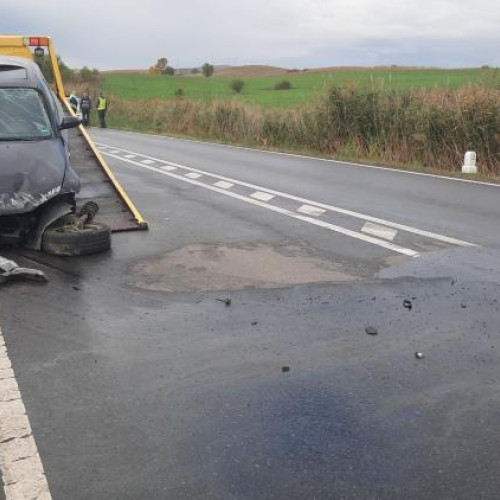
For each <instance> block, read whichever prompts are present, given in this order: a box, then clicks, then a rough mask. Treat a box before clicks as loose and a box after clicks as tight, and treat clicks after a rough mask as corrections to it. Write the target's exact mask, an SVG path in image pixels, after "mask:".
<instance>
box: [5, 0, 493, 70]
mask: <svg viewBox="0 0 500 500" xmlns="http://www.w3.org/2000/svg"><path fill="white" fill-rule="evenodd" d="M0 34H26V35H42V34H47V35H49V36H52V38H53V41H54V45H55V47H56V49H57V50H58V52H59V54H60V55H61V56H62V58H63V60H64V61H65V62H66V64H68V65H69V66H71V67H73V68H79V67H82V66H84V65H86V66H90V67H92V68H98V69H100V70H106V69H136V68H147V67H149V66H151V65H152V64H154V63H155V62H156V60H157V59H158V58H159V57H167V58H168V60H169V64H170V65H172V66H174V67H176V68H189V67H196V66H200V65H202V64H203V63H204V62H210V63H212V64H232V65H243V64H270V65H276V66H282V67H287V68H313V67H321V66H375V65H392V64H397V65H411V66H439V67H470V66H482V65H490V66H497V67H498V66H500V50H499V48H500V1H499V0H474V1H472V0H434V1H432V0H251V1H248V0H184V1H180V0H175V1H173V0H86V1H81V0H80V1H74V0H66V1H64V2H63V1H61V0H44V1H43V2H40V1H35V0H22V1H21V0H0Z"/></svg>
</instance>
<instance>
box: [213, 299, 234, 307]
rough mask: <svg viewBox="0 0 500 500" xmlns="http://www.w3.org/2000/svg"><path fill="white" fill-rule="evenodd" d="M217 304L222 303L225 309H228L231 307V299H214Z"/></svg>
mask: <svg viewBox="0 0 500 500" xmlns="http://www.w3.org/2000/svg"><path fill="white" fill-rule="evenodd" d="M215 300H217V301H219V302H224V304H225V305H226V307H229V306H230V305H231V299H215Z"/></svg>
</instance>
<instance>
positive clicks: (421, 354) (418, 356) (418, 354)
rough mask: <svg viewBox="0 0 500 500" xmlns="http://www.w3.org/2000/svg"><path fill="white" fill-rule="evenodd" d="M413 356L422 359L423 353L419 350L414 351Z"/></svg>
mask: <svg viewBox="0 0 500 500" xmlns="http://www.w3.org/2000/svg"><path fill="white" fill-rule="evenodd" d="M415 357H416V358H417V359H423V357H424V354H423V353H421V352H416V353H415Z"/></svg>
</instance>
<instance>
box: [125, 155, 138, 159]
mask: <svg viewBox="0 0 500 500" xmlns="http://www.w3.org/2000/svg"><path fill="white" fill-rule="evenodd" d="M135 157H136V155H125V158H128V159H129V160H131V159H132V158H135Z"/></svg>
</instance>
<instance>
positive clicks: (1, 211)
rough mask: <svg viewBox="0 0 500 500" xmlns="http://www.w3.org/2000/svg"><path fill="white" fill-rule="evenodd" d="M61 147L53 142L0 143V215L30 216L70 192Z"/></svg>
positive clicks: (57, 142)
mask: <svg viewBox="0 0 500 500" xmlns="http://www.w3.org/2000/svg"><path fill="white" fill-rule="evenodd" d="M68 168H69V166H68V165H67V163H66V153H65V151H64V146H63V145H62V143H60V142H59V141H57V140H56V139H54V140H50V139H49V140H42V141H34V142H28V141H15V142H14V141H12V142H0V215H10V214H18V213H24V212H29V211H31V210H34V209H35V208H36V207H38V206H39V205H41V204H43V203H45V202H46V201H48V200H50V199H51V198H53V197H54V196H57V195H58V194H62V193H64V192H69V191H71V190H72V189H71V187H67V186H65V183H64V179H65V176H66V173H67V170H68Z"/></svg>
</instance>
